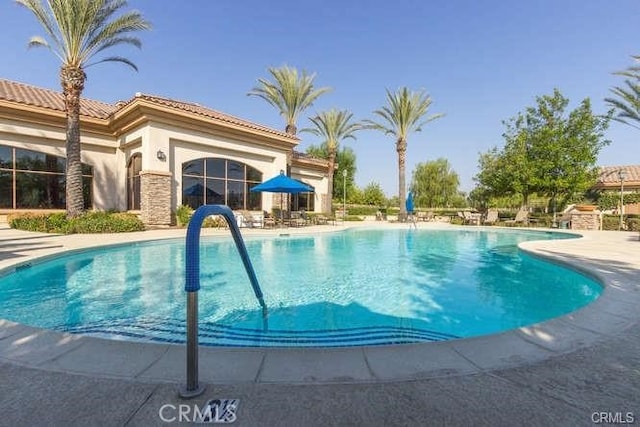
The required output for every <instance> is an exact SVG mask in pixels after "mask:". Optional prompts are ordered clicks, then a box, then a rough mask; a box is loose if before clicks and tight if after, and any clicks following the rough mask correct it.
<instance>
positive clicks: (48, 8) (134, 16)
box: [16, 0, 150, 217]
mask: <svg viewBox="0 0 640 427" xmlns="http://www.w3.org/2000/svg"><path fill="white" fill-rule="evenodd" d="M16 1H17V2H18V3H19V4H21V5H22V6H24V7H26V8H27V9H29V10H30V11H31V12H33V14H34V15H35V17H36V19H37V20H38V22H39V23H40V24H41V25H42V28H43V29H44V31H45V35H46V37H47V38H46V39H45V38H43V37H40V36H34V37H32V38H31V40H30V41H29V47H34V46H40V47H46V48H48V49H50V50H51V51H52V52H53V54H54V55H55V56H57V57H58V59H60V62H61V66H60V83H61V84H62V94H63V95H64V106H65V112H66V116H67V141H66V154H67V170H66V199H67V202H66V207H67V216H69V217H76V216H79V215H80V214H82V212H83V210H84V200H83V194H82V166H81V163H80V96H81V95H82V91H83V89H84V83H85V80H86V78H87V75H86V74H85V68H87V67H89V66H91V65H95V64H98V63H101V62H122V63H124V64H126V65H128V66H130V67H131V68H133V69H134V70H136V71H137V67H136V66H135V64H134V63H133V62H131V61H129V60H128V59H126V58H123V57H120V56H107V57H103V58H99V59H97V60H96V61H95V62H93V63H89V61H90V60H92V59H94V58H95V56H96V55H97V54H99V53H101V52H102V51H104V50H106V49H108V48H111V47H113V46H116V45H121V44H129V45H133V46H136V47H138V48H139V47H141V45H142V43H141V42H140V40H139V39H138V38H137V37H134V36H132V35H131V33H133V32H136V31H140V30H146V29H149V28H150V24H149V23H148V22H147V21H146V20H144V19H143V17H142V15H141V14H140V13H139V12H137V11H131V12H126V13H123V14H121V15H119V16H115V15H116V13H118V12H119V11H120V10H121V9H122V8H124V7H126V6H127V1H126V0H16Z"/></svg>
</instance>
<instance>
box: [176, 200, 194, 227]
mask: <svg viewBox="0 0 640 427" xmlns="http://www.w3.org/2000/svg"><path fill="white" fill-rule="evenodd" d="M192 216H193V209H192V208H191V206H185V205H180V206H178V209H176V222H177V223H178V226H179V227H186V226H187V224H189V221H191V217H192Z"/></svg>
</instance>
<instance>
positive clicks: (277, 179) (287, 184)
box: [251, 171, 314, 219]
mask: <svg viewBox="0 0 640 427" xmlns="http://www.w3.org/2000/svg"><path fill="white" fill-rule="evenodd" d="M251 191H254V192H264V191H266V192H269V193H289V194H298V193H313V192H314V189H313V187H310V186H308V185H307V184H305V183H304V182H300V181H297V180H295V179H293V178H289V177H288V176H286V175H285V174H284V171H280V175H278V176H274V177H273V178H271V179H268V180H266V181H265V182H263V183H261V184H258V185H256V186H255V187H253V188H252V189H251ZM282 211H283V208H282V199H280V216H281V219H284V214H283V212H282Z"/></svg>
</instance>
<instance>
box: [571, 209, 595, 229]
mask: <svg viewBox="0 0 640 427" xmlns="http://www.w3.org/2000/svg"><path fill="white" fill-rule="evenodd" d="M571 229H572V230H600V211H591V212H578V211H573V212H571Z"/></svg>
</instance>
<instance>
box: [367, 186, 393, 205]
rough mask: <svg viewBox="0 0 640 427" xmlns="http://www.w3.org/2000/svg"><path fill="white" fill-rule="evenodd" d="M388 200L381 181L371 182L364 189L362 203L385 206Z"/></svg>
mask: <svg viewBox="0 0 640 427" xmlns="http://www.w3.org/2000/svg"><path fill="white" fill-rule="evenodd" d="M386 202H387V197H386V196H385V195H384V191H382V187H380V184H379V183H377V182H370V183H369V184H367V186H366V187H364V188H363V189H362V203H364V204H365V205H375V206H384V205H385V204H386Z"/></svg>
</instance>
